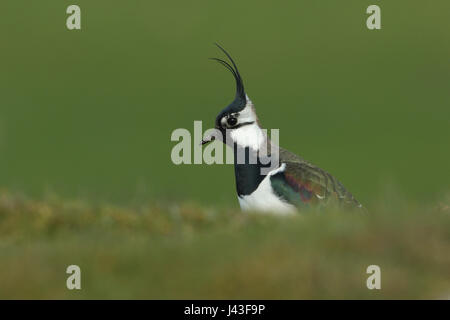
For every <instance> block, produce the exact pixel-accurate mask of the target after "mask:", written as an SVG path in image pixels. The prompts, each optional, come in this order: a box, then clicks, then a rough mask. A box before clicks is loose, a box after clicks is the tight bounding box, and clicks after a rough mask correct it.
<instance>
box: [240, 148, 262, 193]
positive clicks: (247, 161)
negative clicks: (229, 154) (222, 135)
mask: <svg viewBox="0 0 450 320" xmlns="http://www.w3.org/2000/svg"><path fill="white" fill-rule="evenodd" d="M263 167H264V164H262V162H261V158H260V155H259V153H258V151H255V150H253V149H252V148H250V147H241V146H239V145H237V144H235V147H234V175H235V178H236V191H237V193H238V195H239V196H244V195H249V194H251V193H253V191H255V190H256V189H257V188H258V186H259V184H260V183H261V181H262V180H263V179H264V178H265V177H266V175H264V174H262V170H261V169H262V168H263Z"/></svg>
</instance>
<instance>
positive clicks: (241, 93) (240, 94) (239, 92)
mask: <svg viewBox="0 0 450 320" xmlns="http://www.w3.org/2000/svg"><path fill="white" fill-rule="evenodd" d="M215 45H216V46H217V47H218V48H219V49H220V50H222V52H223V53H225V55H226V56H227V57H228V59H230V61H231V64H232V65H230V64H229V63H228V62H226V61H224V60H222V59H218V58H210V59H211V60H214V61H217V62H218V63H220V64H221V65H223V66H224V67H225V68H227V69H228V70H230V72H231V73H232V74H233V76H234V79H235V80H236V98H240V99H243V100H245V90H244V83H243V81H242V78H241V75H240V74H239V71H238V68H237V66H236V64H235V63H234V61H233V59H232V58H231V56H230V55H229V54H228V52H226V51H225V49H224V48H222V47H221V46H220V45H219V44H218V43H215Z"/></svg>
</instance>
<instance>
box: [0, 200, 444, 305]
mask: <svg viewBox="0 0 450 320" xmlns="http://www.w3.org/2000/svg"><path fill="white" fill-rule="evenodd" d="M379 203H382V205H380V206H378V207H376V208H370V213H369V214H367V215H361V214H355V213H348V212H338V211H336V210H330V211H329V212H323V213H317V212H312V211H311V212H306V213H304V214H299V215H296V216H292V217H283V218H280V217H276V216H273V215H267V214H264V215H261V214H256V213H248V214H247V213H242V212H238V211H235V210H227V209H213V208H200V207H198V206H196V205H195V204H191V203H185V204H182V205H178V204H172V205H167V204H158V203H152V204H146V205H140V206H137V205H134V206H129V207H119V206H113V205H108V204H92V203H86V202H85V201H76V200H75V201H71V200H64V199H59V198H58V197H55V196H51V197H47V198H46V199H44V200H32V199H27V198H26V197H24V196H19V195H14V194H9V193H7V192H5V191H3V192H1V193H0V261H1V263H0V283H1V286H0V298H2V299H11V298H25V299H29V298H37V299H73V298H81V299H94V298H100V299H103V298H106V299H108V298H118V299H122V298H123V299H129V298H136V299H167V298H171V299H183V298H186V299H191V298H192V299H222V298H224V299H241V298H242V299H305V298H312V299H323V298H331V299H340V298H356V299H381V298H386V299H394V298H401V299H403V298H431V299H435V298H449V296H450V255H449V252H450V209H449V204H450V201H449V198H448V197H447V198H444V199H443V200H442V201H439V202H438V204H436V205H428V206H424V205H420V204H412V203H411V202H406V201H401V200H398V199H397V200H396V201H393V200H392V199H391V200H390V201H388V200H386V201H380V202H379ZM71 264H76V265H79V266H80V268H81V272H82V289H81V290H78V291H77V290H73V291H69V290H68V289H66V286H65V284H66V278H67V277H68V275H67V274H66V273H65V270H66V268H67V266H68V265H71ZM372 264H375V265H379V266H380V267H381V286H382V288H381V290H368V289H367V288H366V279H367V277H368V276H369V275H368V274H366V268H367V266H369V265H372Z"/></svg>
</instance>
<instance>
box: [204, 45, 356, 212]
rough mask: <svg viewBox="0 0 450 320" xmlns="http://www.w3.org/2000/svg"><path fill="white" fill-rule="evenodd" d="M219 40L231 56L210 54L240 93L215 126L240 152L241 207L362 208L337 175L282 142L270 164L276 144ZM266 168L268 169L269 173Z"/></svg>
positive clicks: (236, 152)
mask: <svg viewBox="0 0 450 320" xmlns="http://www.w3.org/2000/svg"><path fill="white" fill-rule="evenodd" d="M215 45H216V46H217V47H218V48H219V49H220V50H221V51H222V52H223V53H224V54H225V56H226V57H227V58H228V60H229V61H228V62H227V61H226V60H223V59H219V58H210V59H212V60H214V61H216V62H218V63H220V64H221V65H223V66H224V67H225V68H227V69H228V70H229V71H230V72H231V74H232V75H233V77H234V79H235V82H236V95H235V98H234V100H233V101H232V102H231V103H230V104H229V105H228V106H226V107H225V108H224V109H223V110H221V111H220V112H219V114H218V115H217V117H216V119H215V129H216V130H217V131H218V132H220V135H219V136H221V137H222V142H223V143H226V144H228V145H229V146H230V147H232V148H233V151H234V174H235V181H236V192H237V196H238V201H239V205H240V207H241V209H242V210H243V211H269V212H275V213H293V212H299V211H302V210H305V209H308V208H323V207H327V206H331V205H337V206H338V207H343V208H349V209H354V208H362V205H361V204H360V203H359V202H358V201H357V200H356V199H355V197H354V196H353V195H352V194H351V193H350V192H349V191H347V189H346V188H345V187H344V186H343V185H342V184H341V183H340V182H339V181H338V180H337V179H336V178H335V177H333V176H332V175H331V174H329V173H328V172H326V171H325V170H323V169H321V168H319V167H318V166H316V165H313V164H312V163H310V162H308V161H306V160H305V159H303V158H302V157H300V156H298V155H296V154H294V153H292V152H290V151H288V150H285V149H283V148H281V147H279V146H276V147H277V148H275V150H277V152H278V153H277V155H278V162H277V163H276V164H275V165H273V164H272V163H271V167H268V164H267V159H268V158H270V157H271V156H272V151H271V150H272V149H273V146H274V143H273V142H272V141H271V139H270V138H269V137H268V136H267V134H266V131H265V130H263V128H262V126H261V123H260V121H259V119H258V117H257V115H256V109H255V106H254V104H253V102H252V101H251V100H250V98H249V97H248V95H247V93H246V91H245V89H244V83H243V80H242V77H241V75H240V73H239V71H238V68H237V66H236V63H235V62H234V60H233V59H232V58H231V56H230V54H228V52H227V51H225V49H224V48H223V47H222V46H220V45H219V44H218V43H215ZM216 137H217V135H213V136H207V137H205V138H204V139H203V140H202V141H201V144H202V145H205V144H207V143H209V142H211V141H213V140H216ZM269 146H270V147H269ZM239 157H240V158H239ZM252 157H253V158H252ZM252 159H253V161H252ZM237 160H241V161H237ZM264 168H266V169H267V170H266V172H265V173H263V169H264ZM267 171H268V172H267Z"/></svg>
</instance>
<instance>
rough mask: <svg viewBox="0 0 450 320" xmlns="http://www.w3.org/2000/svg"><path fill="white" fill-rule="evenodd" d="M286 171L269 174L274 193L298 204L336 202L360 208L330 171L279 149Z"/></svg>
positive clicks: (281, 161)
mask: <svg viewBox="0 0 450 320" xmlns="http://www.w3.org/2000/svg"><path fill="white" fill-rule="evenodd" d="M280 163H282V164H284V170H282V171H279V172H278V173H276V174H274V175H272V176H271V177H270V180H271V185H272V188H273V190H274V191H275V193H276V194H277V195H278V196H279V197H281V198H282V199H284V200H285V201H287V202H289V203H292V204H293V205H295V206H297V207H302V206H305V205H308V204H324V205H325V204H329V203H336V204H339V205H345V206H346V207H347V206H349V207H361V205H360V204H359V203H358V201H356V199H355V198H354V197H353V195H352V194H351V193H350V192H348V191H347V190H346V189H345V188H344V186H343V185H342V184H341V183H340V182H339V181H338V180H336V179H335V178H334V177H333V176H332V175H331V174H329V173H328V172H326V171H324V170H322V169H320V168H319V167H317V166H315V165H312V164H310V163H308V162H307V161H305V160H303V159H302V158H300V157H298V156H296V155H294V154H292V153H290V152H289V151H286V150H282V149H281V148H280Z"/></svg>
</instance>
